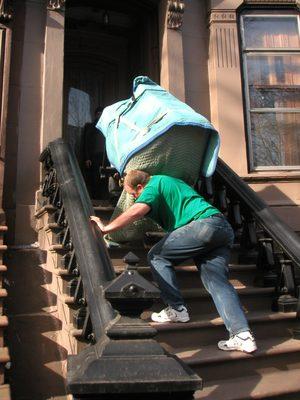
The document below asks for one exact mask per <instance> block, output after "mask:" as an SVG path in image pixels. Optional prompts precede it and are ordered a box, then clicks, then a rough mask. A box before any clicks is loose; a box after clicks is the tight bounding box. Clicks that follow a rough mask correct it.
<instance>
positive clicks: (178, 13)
mask: <svg viewBox="0 0 300 400" xmlns="http://www.w3.org/2000/svg"><path fill="white" fill-rule="evenodd" d="M184 8H185V4H184V1H183V0H179V1H177V0H169V1H168V22H167V26H168V28H169V29H180V28H181V26H182V22H183V13H184Z"/></svg>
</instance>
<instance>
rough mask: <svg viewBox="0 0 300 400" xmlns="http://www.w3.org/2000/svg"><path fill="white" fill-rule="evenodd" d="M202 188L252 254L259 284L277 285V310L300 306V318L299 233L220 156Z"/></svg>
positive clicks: (247, 254)
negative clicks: (214, 171)
mask: <svg viewBox="0 0 300 400" xmlns="http://www.w3.org/2000/svg"><path fill="white" fill-rule="evenodd" d="M199 190H200V192H202V193H203V195H204V196H206V198H208V199H209V200H210V201H211V202H213V203H214V204H215V205H216V206H217V207H218V208H219V209H220V210H221V211H222V212H223V213H224V214H226V215H227V217H228V219H229V221H230V222H231V224H232V226H233V227H234V229H235V232H236V237H237V242H239V244H240V251H241V259H242V258H243V256H244V257H248V258H249V257H250V258H252V259H253V261H254V262H255V263H256V265H257V268H258V269H257V276H256V284H257V285H263V286H275V292H274V302H273V308H274V310H280V311H296V310H297V318H299V319H300V308H299V305H300V301H299V288H298V285H300V240H299V236H298V235H297V234H296V233H295V232H294V231H293V230H292V229H291V228H290V227H289V226H288V225H287V224H286V223H284V222H283V221H282V220H281V219H280V218H279V217H278V216H277V215H276V214H275V213H274V211H273V210H272V209H271V208H270V207H269V206H268V205H267V204H266V203H265V202H264V201H263V200H262V199H261V198H260V197H259V196H258V195H257V194H256V193H255V192H254V191H253V190H252V189H251V188H250V187H249V186H248V185H247V184H246V183H245V182H244V181H243V180H242V179H241V178H240V177H239V176H238V175H237V174H235V173H234V171H232V170H231V169H230V168H229V167H228V165H226V164H225V163H224V162H223V161H222V160H220V159H219V160H218V164H217V169H216V173H215V174H214V176H213V178H210V179H204V180H203V181H202V185H200V188H199ZM243 253H244V254H243ZM295 334H296V336H297V334H299V332H295Z"/></svg>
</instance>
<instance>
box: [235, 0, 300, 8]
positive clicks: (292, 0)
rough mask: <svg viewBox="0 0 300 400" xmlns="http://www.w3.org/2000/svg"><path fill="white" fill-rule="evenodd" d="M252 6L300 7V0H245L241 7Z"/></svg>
mask: <svg viewBox="0 0 300 400" xmlns="http://www.w3.org/2000/svg"><path fill="white" fill-rule="evenodd" d="M247 6H248V7H252V8H255V7H257V8H264V7H265V8H272V7H273V8H276V9H277V8H280V7H282V8H300V0H244V2H243V4H242V5H241V7H242V8H243V7H247Z"/></svg>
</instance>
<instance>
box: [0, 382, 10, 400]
mask: <svg viewBox="0 0 300 400" xmlns="http://www.w3.org/2000/svg"><path fill="white" fill-rule="evenodd" d="M0 399H1V400H10V399H11V397H10V389H9V385H0Z"/></svg>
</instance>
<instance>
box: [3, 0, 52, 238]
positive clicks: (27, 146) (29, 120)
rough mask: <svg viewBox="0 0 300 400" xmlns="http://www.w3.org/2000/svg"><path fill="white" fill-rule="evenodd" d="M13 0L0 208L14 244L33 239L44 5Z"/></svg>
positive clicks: (39, 131) (37, 180) (34, 235)
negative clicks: (3, 172) (2, 197)
mask: <svg viewBox="0 0 300 400" xmlns="http://www.w3.org/2000/svg"><path fill="white" fill-rule="evenodd" d="M14 3H15V4H14V8H15V15H14V22H13V37H12V60H13V62H12V63H11V78H10V87H9V109H8V110H9V113H8V126H7V147H6V155H7V156H6V171H5V193H4V208H5V210H6V214H7V219H8V224H9V227H10V229H9V235H10V236H9V239H10V241H12V240H13V236H14V233H15V242H16V243H17V244H28V243H32V242H34V241H35V240H36V233H35V231H34V221H33V211H34V202H35V191H36V190H37V189H38V187H39V180H40V177H39V174H40V166H39V161H38V159H39V154H40V135H41V116H42V76H43V56H44V37H45V16H46V7H45V3H44V2H43V1H34V0H27V1H26V2H24V1H22V0H16V1H15V2H14ZM13 227H15V232H14V229H13Z"/></svg>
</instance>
